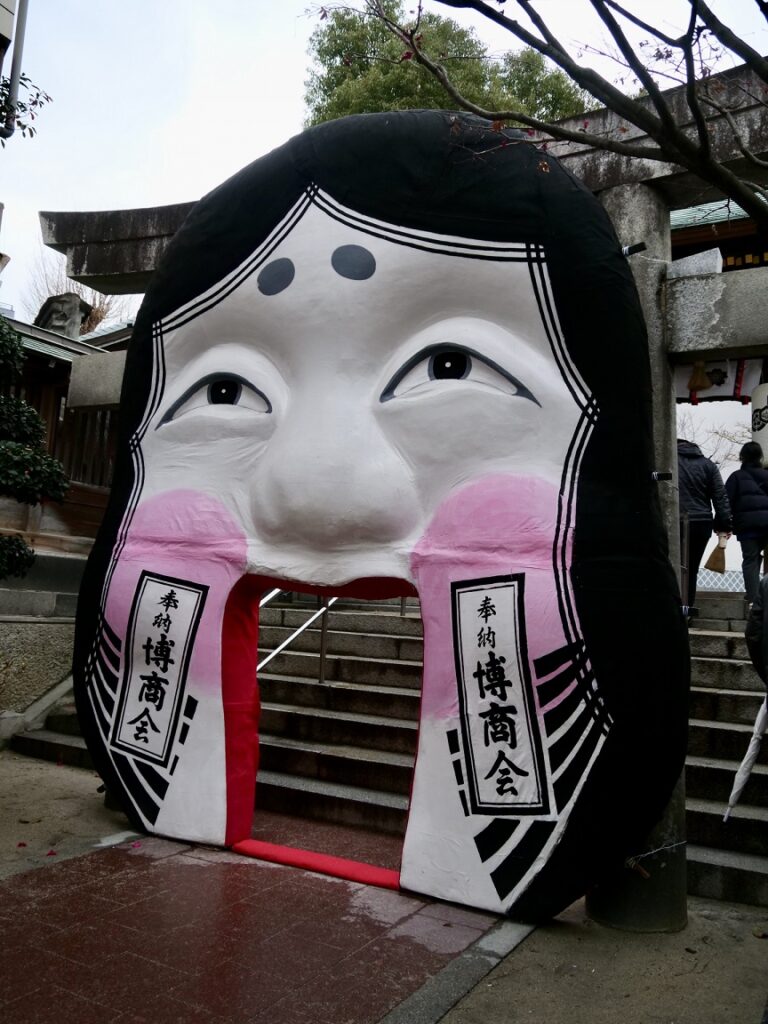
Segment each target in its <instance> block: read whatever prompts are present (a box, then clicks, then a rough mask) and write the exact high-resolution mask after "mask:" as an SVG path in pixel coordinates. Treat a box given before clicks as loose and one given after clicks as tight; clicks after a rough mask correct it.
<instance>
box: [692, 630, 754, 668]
mask: <svg viewBox="0 0 768 1024" xmlns="http://www.w3.org/2000/svg"><path fill="white" fill-rule="evenodd" d="M688 640H689V643H690V646H691V655H692V656H693V657H694V658H735V659H736V660H737V661H749V652H748V651H747V641H746V640H745V639H744V636H743V635H739V634H738V633H734V632H729V631H728V630H723V629H720V630H714V629H711V630H698V631H696V632H694V631H693V630H691V631H690V632H689V633H688Z"/></svg>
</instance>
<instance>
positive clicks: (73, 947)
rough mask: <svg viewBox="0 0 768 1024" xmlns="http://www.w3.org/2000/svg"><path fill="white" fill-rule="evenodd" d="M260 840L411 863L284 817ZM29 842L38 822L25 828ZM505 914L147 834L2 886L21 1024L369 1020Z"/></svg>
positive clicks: (6, 953) (352, 836) (361, 1023)
mask: <svg viewBox="0 0 768 1024" xmlns="http://www.w3.org/2000/svg"><path fill="white" fill-rule="evenodd" d="M256 820H257V822H258V826H257V828H256V829H255V830H254V835H255V836H256V837H257V838H260V839H265V840H268V841H270V842H276V843H283V844H286V845H296V846H300V847H302V848H304V849H314V850H318V851H320V852H328V853H335V854H337V855H339V856H346V857H350V858H354V859H359V860H366V861H369V862H372V863H376V864H379V865H380V866H385V867H396V866H397V864H398V861H399V852H400V840H399V839H397V838H394V837H389V836H381V835H376V834H371V833H369V832H366V831H363V830H359V829H351V828H344V827H341V826H333V825H327V824H325V823H316V822H310V821H303V820H301V819H293V818H288V817H284V816H281V815H274V814H263V815H261V816H258V817H257V819H256ZM19 831H20V832H23V826H20V827H19ZM497 921H498V918H496V917H495V916H494V915H489V914H482V913H478V912H475V911H470V910H466V909H463V908H460V907H455V906H450V905H447V904H443V903H437V902H435V901H432V900H430V899H427V898H424V897H416V896H411V895H406V894H401V893H396V892H391V891H387V890H383V889H375V888H371V887H369V886H364V885H361V884H357V883H350V882H346V881H342V880H338V879H331V878H327V877H324V876H320V875H315V874H311V873H309V872H305V871H299V870H296V869H293V868H287V867H282V866H278V865H273V864H265V863H262V862H260V861H257V860H252V859H250V858H246V857H242V856H239V855H236V854H232V853H228V852H226V851H221V850H217V849H212V848H207V847H201V846H188V845H184V844H181V843H175V842H170V841H167V840H163V839H158V838H147V837H139V838H133V839H128V840H127V841H125V842H123V843H121V844H119V845H117V846H114V847H111V848H105V849H100V850H96V851H93V852H91V853H88V854H85V855H82V856H74V857H72V858H71V859H69V860H64V861H61V862H57V863H51V862H48V863H45V864H44V866H43V867H41V868H39V869H38V870H33V871H25V872H22V873H19V874H14V875H12V876H11V877H9V878H6V879H5V880H4V881H3V882H2V883H0V929H1V932H0V934H2V950H1V951H0V977H1V978H2V979H3V983H2V988H1V989H0V1015H2V1018H3V1020H5V1021H8V1022H9V1024H48V1022H49V1021H50V1022H54V1021H55V1022H57V1024H60V1022H61V1021H62V1020H67V1019H70V1020H75V1021H78V1022H79V1024H107V1022H109V1024H111V1022H113V1021H114V1022H117V1021H119V1022H120V1024H143V1022H145V1021H147V1022H150V1021H151V1022H153V1024H165V1022H169V1024H170V1022H177V1021H178V1022H182V1021H183V1022H185V1024H186V1022H198V1021H200V1022H202V1021H205V1022H208V1024H224V1022H227V1024H234V1022H237V1024H261V1022H264V1021H272V1022H274V1021H280V1022H283V1024H307V1022H309V1021H314V1022H318V1024H365V1022H371V1024H372V1022H374V1021H378V1020H380V1019H381V1018H382V1017H383V1016H385V1015H386V1013H387V1012H388V1011H389V1010H390V1009H392V1008H393V1007H395V1006H397V1005H398V1004H400V1003H401V1002H402V1001H403V1000H404V999H406V998H407V997H408V996H410V995H412V994H413V993H414V992H416V991H417V990H418V989H419V988H421V986H422V985H423V984H424V982H425V981H426V980H427V979H429V978H430V977H432V976H434V975H435V974H437V973H438V972H440V971H441V970H442V969H443V968H444V967H445V966H446V965H447V964H449V963H450V962H451V961H452V960H453V959H454V958H456V957H457V956H458V955H460V954H461V953H462V952H463V951H465V950H467V948H468V947H471V946H472V945H473V943H475V942H476V941H477V940H478V939H480V938H481V937H482V936H483V935H484V934H485V933H486V932H488V931H489V929H492V928H493V927H494V926H495V925H496V924H497Z"/></svg>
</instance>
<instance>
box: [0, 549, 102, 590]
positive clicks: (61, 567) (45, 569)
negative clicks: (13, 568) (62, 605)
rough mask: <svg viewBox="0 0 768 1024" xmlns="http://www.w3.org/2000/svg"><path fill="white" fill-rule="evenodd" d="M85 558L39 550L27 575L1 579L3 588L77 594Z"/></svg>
mask: <svg viewBox="0 0 768 1024" xmlns="http://www.w3.org/2000/svg"><path fill="white" fill-rule="evenodd" d="M86 560H87V559H86V558H85V556H83V555H71V554H65V553H63V552H56V553H54V552H40V553H38V554H36V555H35V561H34V564H33V566H32V568H31V569H30V570H29V572H28V573H27V575H26V576H22V577H10V578H9V579H5V580H3V589H5V590H50V591H54V592H56V593H61V594H77V592H78V590H79V589H80V581H81V580H82V578H83V571H84V570H85V563H86Z"/></svg>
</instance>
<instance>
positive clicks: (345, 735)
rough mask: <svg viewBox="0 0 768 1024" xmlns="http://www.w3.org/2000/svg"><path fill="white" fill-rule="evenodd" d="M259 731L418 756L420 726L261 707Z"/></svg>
mask: <svg viewBox="0 0 768 1024" xmlns="http://www.w3.org/2000/svg"><path fill="white" fill-rule="evenodd" d="M260 729H261V731H262V732H264V733H268V734H270V735H273V736H286V737H288V738H289V739H295V740H308V741H311V742H315V741H317V742H320V743H336V744H343V745H344V746H358V747H365V748H367V749H370V750H388V751H391V752H392V753H396V754H409V755H412V756H413V755H415V753H416V737H417V732H418V724H417V723H416V722H413V721H408V720H407V719H403V718H386V717H384V716H383V715H362V714H355V713H352V712H349V711H347V712H344V713H343V714H342V713H341V712H338V711H325V710H322V709H318V708H296V707H292V706H291V705H288V704H268V703H265V704H262V706H261V719H260Z"/></svg>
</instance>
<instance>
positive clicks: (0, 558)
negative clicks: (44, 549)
mask: <svg viewBox="0 0 768 1024" xmlns="http://www.w3.org/2000/svg"><path fill="white" fill-rule="evenodd" d="M24 358H25V357H24V347H23V344H22V341H21V337H20V335H19V334H18V332H17V331H15V330H14V329H13V328H12V327H11V325H10V324H9V323H8V321H7V320H6V319H5V318H4V317H2V316H0V379H2V380H4V381H8V380H13V379H14V378H16V379H18V378H19V377H20V376H21V371H22V367H23V364H24ZM44 438H45V424H44V423H43V421H42V420H41V418H40V417H39V416H38V414H37V413H36V412H35V410H34V409H33V408H32V407H31V406H30V405H28V404H27V403H26V402H25V401H24V400H23V399H21V398H17V397H14V396H12V395H0V496H3V497H8V498H15V499H16V501H19V502H23V503H24V504H25V505H37V504H38V502H40V501H42V499H43V498H50V499H52V500H53V501H61V500H62V499H63V497H64V494H65V492H66V490H67V487H68V481H67V478H66V476H65V475H64V469H63V467H62V465H61V463H60V462H58V461H57V460H56V459H54V458H53V457H52V456H50V455H49V454H48V453H47V452H46V450H45V445H44ZM34 559H35V553H34V551H33V550H32V549H31V548H30V547H29V546H28V545H27V544H26V543H25V542H24V540H23V538H21V537H19V536H18V535H14V536H0V579H5V578H6V577H7V576H25V575H26V573H27V571H28V570H29V569H30V568H31V566H32V563H33V562H34Z"/></svg>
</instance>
